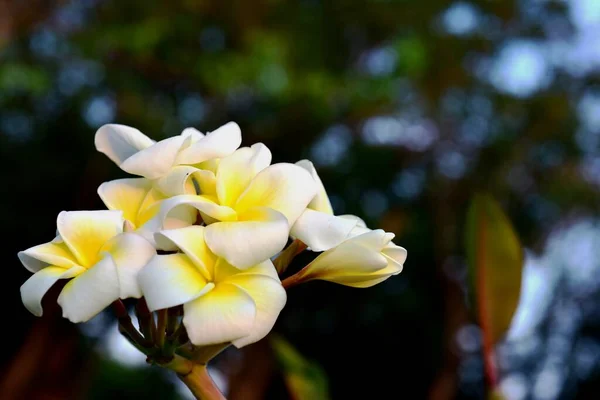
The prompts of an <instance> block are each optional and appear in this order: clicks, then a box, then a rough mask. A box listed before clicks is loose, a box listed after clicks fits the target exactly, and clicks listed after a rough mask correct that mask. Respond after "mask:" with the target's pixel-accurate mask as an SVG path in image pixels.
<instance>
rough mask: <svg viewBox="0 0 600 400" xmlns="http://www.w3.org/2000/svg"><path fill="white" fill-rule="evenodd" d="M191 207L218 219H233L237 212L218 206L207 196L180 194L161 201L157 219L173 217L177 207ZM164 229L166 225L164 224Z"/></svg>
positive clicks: (163, 219) (235, 217) (162, 219)
mask: <svg viewBox="0 0 600 400" xmlns="http://www.w3.org/2000/svg"><path fill="white" fill-rule="evenodd" d="M179 208H182V209H188V210H189V209H192V210H198V211H201V212H203V213H205V214H207V215H210V216H211V217H213V218H215V219H217V220H219V221H235V220H236V219H237V213H236V212H235V211H234V210H232V209H231V208H229V207H225V206H220V205H219V204H217V203H216V202H214V201H213V200H211V199H210V198H209V197H207V196H194V195H181V196H175V197H171V198H170V199H168V200H165V201H163V202H162V204H161V206H160V214H159V219H160V220H161V221H165V220H167V219H168V218H174V217H173V214H174V212H175V211H176V210H177V209H179ZM164 228H166V229H170V228H167V227H166V226H164Z"/></svg>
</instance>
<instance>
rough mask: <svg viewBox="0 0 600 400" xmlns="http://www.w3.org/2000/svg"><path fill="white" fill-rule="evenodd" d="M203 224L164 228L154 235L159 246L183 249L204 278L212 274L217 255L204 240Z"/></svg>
mask: <svg viewBox="0 0 600 400" xmlns="http://www.w3.org/2000/svg"><path fill="white" fill-rule="evenodd" d="M205 229H206V228H205V227H203V226H197V225H196V226H189V227H185V228H180V229H172V230H164V231H161V232H158V233H156V234H155V235H154V237H155V240H156V243H157V245H158V246H159V247H160V248H178V249H180V250H181V251H183V252H184V253H185V254H186V255H187V256H188V257H189V258H190V260H191V261H192V262H193V263H194V264H195V265H196V267H197V268H198V269H199V270H200V272H201V273H202V276H203V277H204V278H205V279H206V280H210V279H211V277H212V276H213V274H214V265H215V263H216V261H217V257H216V256H215V255H214V254H213V252H211V251H210V249H209V248H208V246H207V245H206V241H205V240H204V231H205Z"/></svg>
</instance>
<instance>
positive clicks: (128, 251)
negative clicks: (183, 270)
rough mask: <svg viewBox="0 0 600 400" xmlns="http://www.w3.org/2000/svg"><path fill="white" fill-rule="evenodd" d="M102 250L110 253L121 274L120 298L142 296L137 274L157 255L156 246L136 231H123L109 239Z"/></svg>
mask: <svg viewBox="0 0 600 400" xmlns="http://www.w3.org/2000/svg"><path fill="white" fill-rule="evenodd" d="M101 251H105V252H107V253H109V254H110V255H111V256H112V258H113V261H114V262H115V265H116V266H117V273H118V275H119V298H121V299H126V298H129V297H134V298H136V299H138V298H140V297H142V291H141V289H140V287H139V285H138V281H137V275H138V273H139V272H140V270H141V269H142V268H143V267H144V266H146V264H147V263H148V261H150V260H151V259H152V257H154V256H155V255H156V250H155V249H154V246H152V244H151V243H150V242H148V241H147V240H146V239H144V238H143V237H142V236H140V235H136V234H135V233H122V234H120V235H119V236H115V237H114V238H113V239H111V240H109V241H108V242H107V243H106V244H105V245H104V246H103V247H102V250H101Z"/></svg>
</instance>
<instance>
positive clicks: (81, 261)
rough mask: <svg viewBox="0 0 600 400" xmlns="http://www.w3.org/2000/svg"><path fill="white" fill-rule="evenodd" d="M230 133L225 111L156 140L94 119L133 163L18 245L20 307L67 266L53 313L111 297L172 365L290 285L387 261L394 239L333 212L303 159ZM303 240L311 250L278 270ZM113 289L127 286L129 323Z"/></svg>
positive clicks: (247, 335) (78, 314) (83, 314)
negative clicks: (95, 199) (217, 118)
mask: <svg viewBox="0 0 600 400" xmlns="http://www.w3.org/2000/svg"><path fill="white" fill-rule="evenodd" d="M241 141H242V138H241V132H240V128H239V127H238V125H237V124H235V123H233V122H230V123H228V124H226V125H224V126H222V127H220V128H218V129H217V130H215V131H213V132H210V133H207V134H203V133H201V132H199V131H198V130H196V129H194V128H187V129H185V130H184V131H183V132H182V133H181V135H179V136H174V137H170V138H167V139H165V140H162V141H159V142H155V141H153V140H152V139H150V138H148V137H147V136H146V135H144V134H143V133H141V132H140V131H139V130H137V129H134V128H131V127H127V126H123V125H115V124H110V125H105V126H103V127H101V128H100V129H99V130H98V132H97V133H96V137H95V144H96V148H97V150H98V151H100V152H102V153H104V154H105V155H106V156H108V157H109V158H110V159H111V160H112V161H113V162H115V163H116V164H117V165H118V166H119V167H120V168H121V169H122V170H123V171H125V172H127V173H129V174H132V175H136V176H138V177H135V178H126V179H117V180H113V181H110V182H105V183H103V184H102V185H100V187H99V188H98V194H99V196H100V198H101V199H102V201H103V202H104V204H105V205H106V207H107V208H108V210H102V211H63V212H61V213H60V214H59V215H58V219H57V234H56V237H55V238H54V239H53V240H52V241H50V242H48V243H45V244H41V245H38V246H34V247H31V248H29V249H27V250H25V251H22V252H20V253H19V259H20V260H21V262H22V263H23V265H24V266H25V268H27V269H28V270H29V271H31V272H32V273H33V275H32V276H31V277H30V278H29V279H28V280H27V281H26V282H25V283H24V284H23V285H22V286H21V297H22V300H23V304H24V305H25V307H26V308H27V309H28V310H29V311H30V312H31V313H33V314H34V315H37V316H41V315H42V298H43V297H44V295H45V294H46V292H47V291H48V290H49V289H50V288H51V287H52V286H53V285H54V284H55V283H56V282H57V281H59V280H68V282H67V283H66V285H65V286H64V288H63V289H62V291H61V292H60V295H59V296H58V304H59V305H60V306H61V308H62V312H63V316H64V317H65V318H67V319H69V320H70V321H72V322H75V323H78V322H85V321H88V320H89V319H91V318H93V317H94V316H95V315H97V314H98V313H100V312H101V311H102V310H104V309H105V308H106V307H109V306H110V305H111V304H113V305H114V308H115V310H116V312H117V315H118V317H119V323H120V330H121V332H122V333H123V334H124V336H125V337H126V338H127V339H128V340H129V341H130V342H131V343H132V344H133V345H134V346H136V347H137V348H138V349H139V350H140V351H142V352H144V353H145V354H146V355H148V357H149V360H150V361H151V362H153V363H156V364H159V365H163V366H167V367H169V368H171V369H174V370H176V371H177V372H179V373H180V374H182V375H185V374H186V373H187V372H186V371H187V370H186V368H188V366H189V365H190V364H189V362H192V363H200V364H206V362H207V361H208V360H209V359H210V358H211V357H212V356H214V355H215V354H216V353H217V352H218V351H219V350H221V349H223V348H225V347H226V346H228V345H230V344H233V345H234V346H236V347H238V348H239V347H242V346H245V345H248V344H250V343H253V342H256V341H258V340H260V339H262V338H263V337H264V336H265V335H267V334H268V333H269V331H270V330H271V329H272V327H273V325H274V323H275V321H276V319H277V318H278V316H279V313H280V312H281V310H282V309H283V307H284V306H285V303H286V289H287V288H289V287H290V286H293V285H296V284H300V283H303V282H307V281H310V280H315V279H321V280H326V281H331V282H335V283H339V284H342V285H347V286H352V287H359V288H362V287H369V286H372V285H375V284H377V283H379V282H381V281H383V280H385V279H387V278H388V277H390V276H392V275H396V274H398V273H400V272H401V270H402V266H403V263H404V261H405V259H406V250H405V249H403V248H402V247H399V246H397V245H395V244H394V243H393V242H392V239H393V237H394V235H393V234H391V233H386V232H384V231H382V230H370V229H369V228H367V227H366V225H365V223H364V222H363V221H362V220H361V219H360V218H358V217H355V216H351V215H340V216H336V215H334V213H333V209H332V207H331V203H330V201H329V198H328V196H327V193H326V191H325V188H324V187H323V184H322V182H321V180H320V178H319V176H318V175H317V172H316V170H315V168H314V167H313V164H312V163H311V162H310V161H308V160H302V161H299V162H297V163H296V164H289V163H279V164H271V152H270V150H269V149H268V148H267V147H266V146H265V145H264V144H261V143H257V144H254V145H252V146H251V147H241V148H240V147H239V146H240V144H241ZM286 245H287V247H286ZM303 251H313V252H320V253H321V254H320V255H318V256H317V257H316V258H314V260H313V261H312V262H310V263H309V264H308V265H306V266H305V267H304V268H302V269H300V270H299V271H298V272H297V273H295V274H293V275H290V276H287V277H286V278H285V279H283V281H281V279H280V276H284V275H285V273H286V269H287V266H288V265H289V264H290V262H291V261H292V259H293V258H294V257H295V256H296V255H298V254H299V253H301V252H303ZM288 275H289V274H288ZM127 298H135V299H139V300H138V302H137V305H136V312H137V314H138V320H139V327H138V328H136V327H134V326H133V324H132V323H131V320H130V319H129V316H128V314H127V311H126V309H125V307H124V305H123V303H122V301H121V300H123V299H127ZM153 313H156V314H155V315H154V314H153ZM138 329H139V330H138ZM192 367H193V365H192ZM190 368H191V367H190ZM190 370H191V369H190ZM188 372H189V371H188ZM188 386H190V385H188ZM190 387H191V386H190ZM192 390H194V389H193V388H192ZM209 397H210V396H209Z"/></svg>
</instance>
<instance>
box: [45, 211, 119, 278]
mask: <svg viewBox="0 0 600 400" xmlns="http://www.w3.org/2000/svg"><path fill="white" fill-rule="evenodd" d="M123 222H124V220H123V213H122V212H121V211H62V212H61V213H60V214H58V219H57V221H56V225H57V227H58V232H59V234H60V236H61V238H62V239H63V240H64V242H65V243H66V244H67V246H68V247H69V249H70V250H71V252H72V253H73V254H74V255H75V257H77V260H78V261H79V264H81V265H82V266H84V267H86V268H87V267H91V266H92V265H94V264H95V263H96V261H97V260H98V252H99V251H100V248H101V247H102V246H103V245H104V243H106V242H108V241H109V240H110V239H112V238H113V237H115V236H117V235H118V234H119V233H121V232H123Z"/></svg>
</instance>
